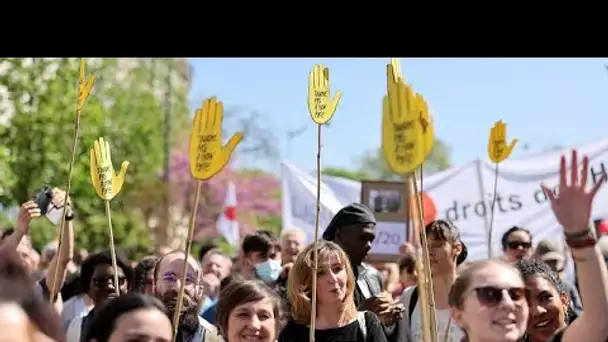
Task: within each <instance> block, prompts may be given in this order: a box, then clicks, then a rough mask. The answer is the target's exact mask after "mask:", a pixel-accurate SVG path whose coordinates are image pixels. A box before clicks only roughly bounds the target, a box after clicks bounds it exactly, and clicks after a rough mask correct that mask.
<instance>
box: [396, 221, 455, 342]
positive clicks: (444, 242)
mask: <svg viewBox="0 0 608 342" xmlns="http://www.w3.org/2000/svg"><path fill="white" fill-rule="evenodd" d="M425 231H426V237H427V241H428V246H429V259H430V260H429V261H430V264H431V275H432V278H433V292H434V294H435V314H436V317H437V333H438V335H439V341H461V340H462V338H463V337H464V333H463V332H462V330H461V329H460V328H459V327H458V326H457V325H456V324H455V323H454V322H452V321H451V320H450V307H449V305H448V293H449V292H450V287H451V286H452V284H453V283H454V280H455V279H456V268H457V267H458V265H460V264H461V263H463V262H464V261H465V260H466V258H467V247H466V246H465V244H464V243H463V242H462V240H460V231H459V230H458V228H457V227H456V226H455V225H453V224H452V223H451V222H448V221H444V220H437V221H433V222H431V223H429V224H428V225H426V227H425ZM401 301H402V303H403V305H404V306H405V311H406V313H405V315H404V317H403V319H402V320H401V322H400V324H399V336H403V337H406V338H405V339H404V340H405V341H422V327H421V323H422V320H421V316H420V305H418V304H419V300H418V289H417V287H416V286H412V287H410V288H408V289H406V290H405V291H403V294H402V295H401ZM446 334H447V335H448V336H449V338H447V339H446Z"/></svg>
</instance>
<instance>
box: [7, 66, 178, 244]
mask: <svg viewBox="0 0 608 342" xmlns="http://www.w3.org/2000/svg"><path fill="white" fill-rule="evenodd" d="M78 68H79V60H78V59H70V58H61V59H50V58H44V59H19V58H3V59H0V70H1V71H0V84H2V85H4V86H5V87H6V94H7V97H6V98H4V99H2V100H3V101H2V103H3V104H4V105H5V106H4V108H3V110H2V112H1V113H0V114H1V115H2V118H3V119H5V120H6V121H7V124H6V125H4V126H2V127H0V145H2V146H3V150H2V153H0V172H2V179H1V180H0V189H1V193H0V203H1V204H2V205H4V206H5V207H9V206H16V205H19V204H20V203H22V202H24V201H26V200H27V199H29V198H31V197H32V195H33V194H34V193H35V192H36V191H38V189H39V188H40V187H41V186H42V185H43V184H49V185H53V186H57V187H60V188H65V186H66V182H67V171H68V162H69V158H70V154H71V147H72V146H71V145H72V136H73V132H74V131H73V127H74V118H75V110H74V109H75V105H74V104H75V99H76V90H77V89H76V80H77V77H78ZM88 72H95V73H96V75H97V82H96V84H95V86H94V88H93V91H92V93H91V96H90V97H89V100H88V102H87V104H86V105H85V107H84V110H83V113H82V117H81V125H80V138H79V140H78V145H77V150H76V161H75V165H74V172H73V178H72V191H71V196H72V199H73V201H74V206H75V211H76V215H77V216H76V217H77V219H76V222H75V229H76V243H77V245H78V246H79V247H83V248H87V249H91V250H96V249H103V248H107V247H106V246H108V234H107V223H106V222H107V221H106V217H105V212H104V206H103V202H102V201H101V199H100V198H99V197H97V195H96V194H95V192H94V190H93V187H92V186H91V184H90V175H89V165H88V151H89V149H90V148H91V147H92V143H93V141H94V140H95V139H97V138H98V137H105V138H107V140H108V141H109V142H110V145H111V150H112V158H113V162H114V167H115V168H118V167H119V165H120V162H121V161H123V160H129V161H130V162H131V165H130V167H129V170H128V173H127V178H126V180H125V184H124V186H123V190H122V192H121V193H120V194H119V195H118V196H117V197H116V198H115V199H114V200H113V201H112V216H113V217H112V218H113V228H114V236H115V240H116V243H117V245H120V246H121V247H123V248H124V249H125V250H127V251H128V252H131V253H134V254H135V255H137V254H139V253H145V252H146V251H147V250H148V249H149V247H150V246H151V245H152V239H150V238H149V234H148V233H147V230H146V224H145V223H146V222H145V220H144V219H143V215H142V210H140V207H139V206H140V203H139V200H140V199H141V196H140V195H139V192H140V189H144V190H145V189H147V188H150V187H153V186H156V185H157V184H158V182H159V171H160V170H161V167H162V156H163V143H162V142H163V136H162V129H159V128H160V127H162V125H163V118H164V117H163V109H162V106H161V103H160V102H161V101H160V99H159V98H158V96H157V95H156V93H155V92H156V89H154V87H153V82H150V80H152V79H153V77H152V74H151V70H150V69H149V68H147V67H146V66H145V65H143V64H138V63H137V60H135V63H133V60H126V59H102V60H89V66H88ZM184 99H185V97H184ZM179 101H180V100H179V99H174V101H173V102H174V103H175V105H176V106H177V107H178V108H179V106H181V107H182V108H187V107H186V105H183V104H182V103H178V102H179ZM174 115H176V116H177V117H179V116H181V117H182V118H187V112H177V111H175V110H174ZM151 200H152V201H157V202H160V200H159V199H158V198H156V199H154V198H152V199H151ZM37 226H38V227H36V226H34V227H33V228H32V230H31V233H32V238H33V240H34V243H35V244H36V245H37V246H38V247H39V246H40V245H41V244H42V243H45V242H48V239H49V238H52V237H56V234H57V232H56V231H55V230H53V229H49V227H48V226H49V224H48V223H46V222H45V220H38V221H37ZM39 226H46V227H39ZM44 240H46V241H44Z"/></svg>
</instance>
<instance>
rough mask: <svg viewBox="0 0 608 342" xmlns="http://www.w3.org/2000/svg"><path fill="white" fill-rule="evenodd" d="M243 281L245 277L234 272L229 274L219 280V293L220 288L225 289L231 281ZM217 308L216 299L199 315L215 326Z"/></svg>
mask: <svg viewBox="0 0 608 342" xmlns="http://www.w3.org/2000/svg"><path fill="white" fill-rule="evenodd" d="M243 281H245V278H243V277H242V276H241V275H240V274H238V273H235V274H233V275H230V276H228V277H226V278H224V279H223V280H222V281H221V282H220V286H219V290H220V293H221V290H223V289H225V288H226V287H227V286H229V285H230V284H231V283H233V282H243ZM218 300H219V296H218ZM217 310H218V302H217V300H216V301H215V303H213V305H211V306H210V307H208V308H207V309H206V310H205V311H204V312H203V313H202V314H201V317H203V318H204V319H205V320H206V321H207V322H209V323H211V324H213V325H215V326H217Z"/></svg>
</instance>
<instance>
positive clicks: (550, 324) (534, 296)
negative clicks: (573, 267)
mask: <svg viewBox="0 0 608 342" xmlns="http://www.w3.org/2000/svg"><path fill="white" fill-rule="evenodd" d="M515 267H517V269H518V270H519V272H520V273H521V276H522V278H523V279H524V282H525V284H526V288H527V290H528V291H529V293H528V296H527V300H528V306H529V307H530V314H529V315H530V317H529V318H528V327H527V330H526V334H527V335H528V337H527V338H526V340H533V341H547V340H548V339H550V338H551V337H552V336H553V335H554V334H555V333H556V332H557V331H560V330H563V329H564V328H565V327H566V326H567V325H568V324H570V323H571V322H572V321H574V319H575V318H576V316H574V311H573V310H572V300H571V298H570V296H568V293H567V292H566V290H565V288H564V284H563V282H562V281H561V280H560V279H559V277H558V275H557V273H555V271H553V270H552V269H551V268H550V266H549V265H547V264H546V263H545V262H543V261H542V260H537V259H528V260H520V261H518V262H517V263H516V264H515ZM579 314H580V313H579Z"/></svg>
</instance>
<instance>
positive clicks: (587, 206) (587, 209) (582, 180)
mask: <svg viewBox="0 0 608 342" xmlns="http://www.w3.org/2000/svg"><path fill="white" fill-rule="evenodd" d="M568 171H570V172H568ZM568 176H569V177H568ZM588 176H589V158H588V157H587V156H585V157H583V167H582V169H581V170H580V171H579V166H578V153H577V152H576V150H572V160H571V161H570V170H568V167H567V165H566V157H565V156H562V157H561V160H560V165H559V187H558V190H557V191H558V192H557V195H555V194H553V192H552V191H551V189H549V188H548V187H547V186H546V185H544V184H541V188H542V189H543V191H544V193H545V195H546V196H547V198H548V199H549V201H551V209H553V213H554V214H555V218H556V219H557V222H559V224H560V225H561V226H562V227H563V228H564V231H565V232H566V233H578V232H584V231H585V230H587V229H588V228H587V227H588V226H589V219H590V218H591V204H592V202H593V198H594V197H595V195H596V194H597V192H598V190H599V189H600V187H601V186H602V184H604V182H605V181H606V174H604V175H602V178H600V180H599V181H598V182H597V183H596V184H595V185H593V186H592V187H591V189H589V190H588V189H587V178H588ZM568 178H570V179H569V180H568Z"/></svg>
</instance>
